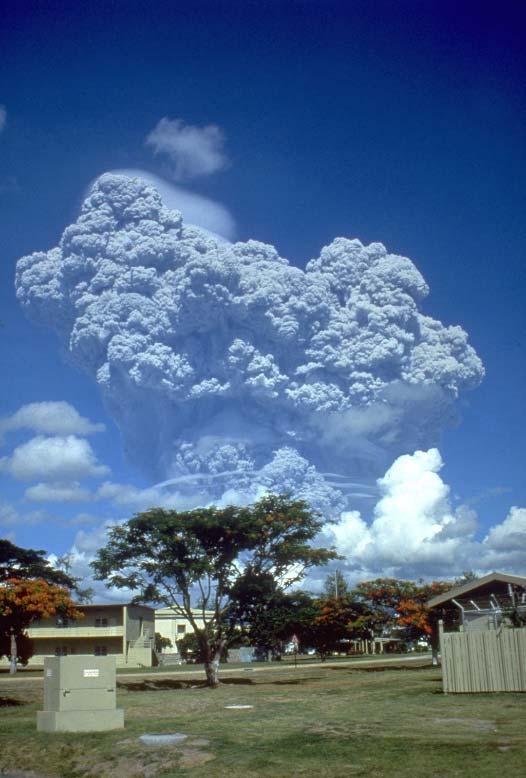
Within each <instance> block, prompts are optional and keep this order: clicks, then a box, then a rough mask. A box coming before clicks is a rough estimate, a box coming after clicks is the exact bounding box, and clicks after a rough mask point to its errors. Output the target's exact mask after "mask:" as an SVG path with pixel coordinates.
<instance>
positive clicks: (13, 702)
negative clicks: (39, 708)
mask: <svg viewBox="0 0 526 778" xmlns="http://www.w3.org/2000/svg"><path fill="white" fill-rule="evenodd" d="M19 705H25V703H24V702H22V700H17V699H16V698H15V697H0V708H16V707H18V706H19ZM0 775H2V773H0Z"/></svg>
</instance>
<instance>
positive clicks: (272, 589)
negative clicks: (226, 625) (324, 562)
mask: <svg viewBox="0 0 526 778" xmlns="http://www.w3.org/2000/svg"><path fill="white" fill-rule="evenodd" d="M315 613H316V611H315V608H314V605H313V600H312V597H310V595H309V594H307V593H306V592H303V591H294V592H287V591H286V589H285V588H284V587H283V586H280V585H279V584H278V582H277V581H276V580H275V579H274V577H273V576H272V575H271V574H266V575H259V576H256V575H254V574H253V573H252V571H249V572H248V573H246V574H245V575H243V576H242V577H241V578H240V579H239V580H238V581H236V583H235V585H234V587H233V590H232V607H231V609H230V610H229V611H228V612H227V614H226V619H227V621H230V622H231V623H232V625H233V627H234V628H236V627H237V628H238V630H240V633H239V638H240V639H241V640H242V642H244V643H245V644H248V645H251V646H254V647H256V648H257V649H259V651H260V652H261V653H265V654H272V655H273V656H279V655H281V653H282V651H283V644H284V643H285V642H288V641H289V640H290V638H291V637H292V635H294V634H295V635H297V636H298V638H299V640H300V641H301V640H302V635H303V633H304V632H305V630H306V629H307V628H308V625H309V624H310V623H311V621H312V619H313V618H314V616H315ZM239 638H238V639H239Z"/></svg>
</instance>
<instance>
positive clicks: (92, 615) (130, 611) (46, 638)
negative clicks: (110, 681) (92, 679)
mask: <svg viewBox="0 0 526 778" xmlns="http://www.w3.org/2000/svg"><path fill="white" fill-rule="evenodd" d="M75 607H76V608H77V609H78V610H80V611H81V612H82V613H83V614H84V618H83V619H79V620H78V621H71V620H67V619H63V618H62V617H60V616H57V617H56V618H52V619H43V620H42V621H36V622H34V623H33V624H32V625H31V627H30V628H29V629H28V630H27V633H28V635H29V637H30V638H31V640H32V641H33V648H34V653H33V656H32V657H31V659H30V660H29V666H35V665H43V664H44V657H46V656H69V655H70V654H83V655H88V656H110V655H111V656H115V658H116V660H117V666H127V667H151V666H152V659H153V649H154V635H155V611H154V609H153V608H148V607H146V606H143V605H76V606H75ZM7 661H8V660H7V659H6V658H5V657H4V659H3V660H2V664H5V663H6V662H7Z"/></svg>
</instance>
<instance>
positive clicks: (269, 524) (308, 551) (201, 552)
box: [92, 495, 336, 686]
mask: <svg viewBox="0 0 526 778" xmlns="http://www.w3.org/2000/svg"><path fill="white" fill-rule="evenodd" d="M322 524H323V520H322V518H321V516H319V515H318V514H317V513H315V512H313V511H311V510H309V508H308V506H307V505H306V503H304V502H303V501H301V500H292V499H290V498H289V497H288V496H283V495H281V496H279V495H270V496H268V497H264V498H263V499H261V500H259V501H258V502H256V503H254V505H251V506H247V507H236V506H228V507H226V508H215V507H209V508H198V509H196V510H192V511H183V512H178V511H174V510H164V509H162V508H153V509H151V510H149V511H146V512H144V513H140V514H138V515H137V516H135V517H134V518H132V519H130V520H129V521H127V522H126V523H125V524H122V525H120V526H117V527H113V528H112V529H111V530H110V532H109V540H108V543H107V545H106V546H105V548H103V549H101V550H100V551H99V553H98V555H97V558H96V560H95V562H93V563H92V564H93V567H94V569H95V572H96V577H97V578H99V579H101V580H106V581H107V582H108V584H110V585H111V586H116V587H119V588H129V589H132V590H134V591H136V592H138V596H137V598H136V599H137V600H139V601H142V602H157V603H163V604H165V605H167V606H168V607H171V608H173V609H174V611H175V612H176V613H180V614H181V615H184V616H185V617H186V618H188V619H189V621H190V622H191V624H192V627H193V628H194V631H195V633H196V635H197V638H198V640H199V641H200V642H201V644H202V646H203V653H204V654H205V656H206V657H207V661H206V662H205V665H206V669H207V678H208V681H209V683H210V685H212V686H215V685H216V684H217V668H215V670H214V663H215V662H216V661H217V663H218V662H219V657H220V654H221V651H222V649H223V648H224V646H225V644H226V642H227V641H228V637H229V634H228V632H229V630H230V629H232V627H233V625H232V621H231V619H230V620H227V618H226V617H227V614H228V613H230V614H231V613H232V611H233V607H232V606H233V603H234V599H235V592H236V590H238V589H239V582H240V580H241V579H243V578H244V577H250V578H251V579H252V580H253V579H254V578H258V577H260V576H261V577H262V578H263V577H266V576H269V575H270V576H272V578H273V579H274V580H276V581H278V582H280V583H284V582H287V583H289V584H290V583H291V582H293V581H299V580H301V578H302V577H303V576H304V574H305V571H306V570H307V569H308V568H310V567H313V566H315V565H319V564H324V563H325V562H327V561H328V560H330V559H332V558H334V557H336V554H335V552H334V551H331V550H328V549H325V548H313V547H312V546H311V541H312V540H313V539H314V538H315V536H316V535H317V534H318V532H319V531H320V529H321V527H322ZM197 602H199V606H200V620H196V616H195V611H194V610H193V608H192V606H193V605H194V603H197Z"/></svg>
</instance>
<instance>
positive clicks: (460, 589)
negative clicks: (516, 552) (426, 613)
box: [427, 573, 526, 608]
mask: <svg viewBox="0 0 526 778" xmlns="http://www.w3.org/2000/svg"><path fill="white" fill-rule="evenodd" d="M494 582H499V583H509V584H515V585H517V586H522V587H524V588H525V589H526V576H524V575H510V574H509V573H489V575H485V576H483V577H482V578H477V579H476V580H475V581H468V582H467V583H465V584H462V586H455V587H453V588H452V589H450V590H449V591H447V592H444V594H438V595H437V596H436V597H432V598H431V599H430V600H428V601H427V607H428V608H436V607H437V605H443V604H444V603H445V602H448V601H449V600H452V599H453V598H454V599H456V600H457V599H459V597H462V595H464V594H468V593H470V592H474V591H476V590H477V589H480V588H482V587H484V586H487V585H488V584H491V583H494Z"/></svg>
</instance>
